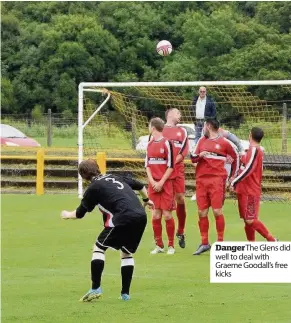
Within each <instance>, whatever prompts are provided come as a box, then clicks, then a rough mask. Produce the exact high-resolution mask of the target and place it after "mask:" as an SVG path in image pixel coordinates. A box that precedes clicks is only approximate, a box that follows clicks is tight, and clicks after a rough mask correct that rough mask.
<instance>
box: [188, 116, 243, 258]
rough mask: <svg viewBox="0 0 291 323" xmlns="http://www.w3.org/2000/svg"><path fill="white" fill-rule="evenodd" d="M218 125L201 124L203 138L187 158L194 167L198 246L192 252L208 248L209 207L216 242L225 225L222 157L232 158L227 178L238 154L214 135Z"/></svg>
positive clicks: (234, 171) (234, 170) (214, 122)
mask: <svg viewBox="0 0 291 323" xmlns="http://www.w3.org/2000/svg"><path fill="white" fill-rule="evenodd" d="M218 129H219V122H218V121H217V120H215V119H208V120H207V121H206V124H205V135H204V136H203V137H201V138H200V139H199V141H198V143H197V146H196V148H195V152H194V154H193V155H191V160H192V162H193V163H197V167H196V194H197V199H196V201H197V206H198V215H199V222H198V224H199V229H200V234H201V240H202V241H201V244H200V245H199V247H198V249H197V250H196V252H195V253H194V255H200V254H201V253H203V252H205V251H207V250H209V249H210V244H209V241H208V230H209V221H208V211H209V207H210V206H211V207H212V210H213V214H214V216H215V222H216V231H217V240H218V241H223V235H224V229H225V222H224V216H223V213H222V207H223V204H224V198H225V185H226V179H227V172H226V170H225V167H224V165H225V162H226V157H227V155H229V156H230V157H231V158H232V159H233V162H232V167H231V168H232V169H231V177H234V176H236V174H237V171H238V166H239V155H238V153H237V151H236V148H235V147H234V145H233V144H232V143H231V142H230V141H229V140H227V139H226V138H224V137H221V136H220V135H219V133H218Z"/></svg>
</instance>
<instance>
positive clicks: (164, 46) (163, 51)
mask: <svg viewBox="0 0 291 323" xmlns="http://www.w3.org/2000/svg"><path fill="white" fill-rule="evenodd" d="M172 50H173V47H172V44H171V43H170V42H169V41H168V40H161V41H160V42H159V43H158V45H157V52H158V54H159V55H161V56H168V55H170V54H171V53H172Z"/></svg>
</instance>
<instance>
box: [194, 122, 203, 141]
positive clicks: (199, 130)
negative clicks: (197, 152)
mask: <svg viewBox="0 0 291 323" xmlns="http://www.w3.org/2000/svg"><path fill="white" fill-rule="evenodd" d="M203 126H204V119H197V120H196V122H195V139H194V142H195V145H196V144H197V142H198V140H199V139H200V138H201V134H202V129H203Z"/></svg>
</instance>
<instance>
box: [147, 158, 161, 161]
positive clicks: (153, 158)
mask: <svg viewBox="0 0 291 323" xmlns="http://www.w3.org/2000/svg"><path fill="white" fill-rule="evenodd" d="M149 160H156V161H157V160H160V161H161V160H165V158H155V157H150V158H149Z"/></svg>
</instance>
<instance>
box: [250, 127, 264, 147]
mask: <svg viewBox="0 0 291 323" xmlns="http://www.w3.org/2000/svg"><path fill="white" fill-rule="evenodd" d="M251 136H252V139H253V140H254V141H256V142H258V143H260V142H261V140H262V139H263V137H264V131H263V129H261V128H258V127H253V128H252V130H251Z"/></svg>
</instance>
